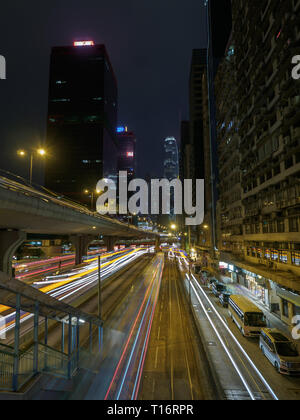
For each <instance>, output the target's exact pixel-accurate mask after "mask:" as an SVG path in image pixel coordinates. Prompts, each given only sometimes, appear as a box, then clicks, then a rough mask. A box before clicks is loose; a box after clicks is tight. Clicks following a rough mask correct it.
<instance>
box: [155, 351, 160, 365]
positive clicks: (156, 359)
mask: <svg viewBox="0 0 300 420" xmlns="http://www.w3.org/2000/svg"><path fill="white" fill-rule="evenodd" d="M158 350H159V347H156V353H155V369H157V362H158Z"/></svg>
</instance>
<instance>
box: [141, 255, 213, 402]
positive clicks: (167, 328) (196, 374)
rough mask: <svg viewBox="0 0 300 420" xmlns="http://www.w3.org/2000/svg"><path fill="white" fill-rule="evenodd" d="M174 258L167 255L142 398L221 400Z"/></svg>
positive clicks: (144, 373) (145, 368)
mask: <svg viewBox="0 0 300 420" xmlns="http://www.w3.org/2000/svg"><path fill="white" fill-rule="evenodd" d="M182 285H183V281H182V280H181V277H180V275H179V271H178V268H177V265H176V262H175V260H174V259H171V260H170V259H168V257H166V261H165V270H164V274H163V278H162V285H161V291H160V296H159V300H158V304H157V308H156V312H155V315H154V320H153V326H152V331H151V336H150V343H149V347H148V352H147V356H146V361H145V365H144V371H143V376H142V382H141V388H140V393H139V397H138V399H140V400H211V399H218V392H217V388H216V386H215V384H214V381H213V375H212V374H211V372H210V371H209V364H208V361H207V358H206V354H205V351H204V348H203V346H202V343H201V340H200V338H199V335H198V332H197V329H196V326H195V324H194V320H193V318H192V315H191V312H190V309H189V302H188V301H187V300H186V298H185V296H184V294H183V287H182Z"/></svg>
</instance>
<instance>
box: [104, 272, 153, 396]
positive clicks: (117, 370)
mask: <svg viewBox="0 0 300 420" xmlns="http://www.w3.org/2000/svg"><path fill="white" fill-rule="evenodd" d="M158 268H159V267H158V266H157V267H156V269H155V270H154V273H153V276H152V279H151V281H150V284H149V286H148V288H147V290H146V293H145V296H144V299H143V302H142V304H141V306H140V309H139V312H138V314H137V316H136V318H135V321H134V323H133V325H132V327H131V330H130V333H129V336H128V339H127V341H126V344H125V346H124V349H123V352H122V354H121V357H120V360H119V362H118V364H117V367H116V369H115V372H114V375H113V378H112V380H111V382H110V385H109V387H108V389H107V392H106V394H105V397H104V400H107V399H108V397H109V394H110V393H111V390H112V387H113V384H114V382H115V379H116V377H117V375H118V373H119V370H120V368H121V365H122V362H123V360H124V357H125V354H126V352H127V349H128V346H129V343H130V341H131V338H132V335H133V332H134V330H135V327H136V325H137V322H138V319H139V317H140V314H141V312H142V310H143V308H144V305H145V302H146V299H147V297H148V294H149V293H150V289H151V287H152V284H153V283H154V280H155V276H156V273H157V271H158Z"/></svg>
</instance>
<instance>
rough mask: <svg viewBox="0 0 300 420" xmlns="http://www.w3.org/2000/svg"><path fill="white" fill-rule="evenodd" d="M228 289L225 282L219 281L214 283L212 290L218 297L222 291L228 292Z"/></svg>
mask: <svg viewBox="0 0 300 420" xmlns="http://www.w3.org/2000/svg"><path fill="white" fill-rule="evenodd" d="M226 290H227V289H226V286H225V284H223V283H219V282H217V283H214V284H213V285H212V292H213V294H214V295H215V296H217V297H219V296H220V294H221V293H224V292H226Z"/></svg>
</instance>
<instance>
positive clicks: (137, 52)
mask: <svg viewBox="0 0 300 420" xmlns="http://www.w3.org/2000/svg"><path fill="white" fill-rule="evenodd" d="M204 16H205V12H204V6H203V1H202V0H187V1H185V2H184V1H183V0H105V1H104V0H85V1H79V0H51V1H49V0H43V1H41V0H27V1H24V0H17V1H16V0H11V1H10V2H3V3H2V4H1V24H0V54H1V55H4V56H5V57H6V60H7V80H0V142H1V143H0V144H1V152H0V168H1V169H6V170H10V171H12V172H14V173H17V174H20V175H27V172H28V171H27V170H25V169H27V166H26V165H25V162H21V161H20V160H19V158H18V157H17V156H16V155H15V152H16V150H17V149H18V148H21V147H26V146H35V145H37V146H38V145H39V144H42V143H43V141H44V139H45V132H46V131H45V130H46V119H47V97H48V77H49V59H50V49H51V47H52V46H59V45H71V44H72V42H73V40H74V39H93V40H94V41H95V42H96V43H104V44H105V45H106V47H107V50H108V53H109V56H110V59H111V62H112V65H113V67H114V70H115V73H116V76H117V80H118V88H119V122H120V123H121V124H126V125H128V127H129V129H131V130H133V131H135V132H136V135H137V139H138V156H139V162H138V163H139V175H140V176H144V175H146V174H147V173H149V174H151V175H152V176H162V158H163V153H162V144H163V139H164V138H165V137H166V136H175V137H176V138H177V139H179V121H180V119H186V118H187V117H188V79H189V69H190V60H191V54H192V49H193V48H203V47H205V45H206V26H205V17H204ZM36 169H38V168H37V167H36ZM38 173H39V171H38V170H36V171H35V175H36V177H35V180H36V181H38V180H40V179H41V178H40V176H37V175H38Z"/></svg>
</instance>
